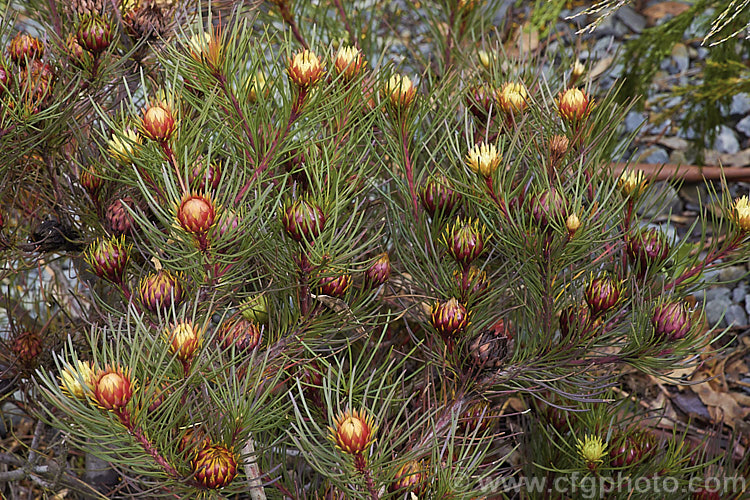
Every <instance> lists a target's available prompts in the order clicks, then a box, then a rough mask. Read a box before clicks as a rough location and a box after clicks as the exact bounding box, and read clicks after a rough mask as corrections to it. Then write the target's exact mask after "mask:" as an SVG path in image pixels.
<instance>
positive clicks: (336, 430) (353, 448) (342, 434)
mask: <svg viewBox="0 0 750 500" xmlns="http://www.w3.org/2000/svg"><path fill="white" fill-rule="evenodd" d="M328 432H329V435H330V438H331V439H332V440H333V442H334V443H336V447H337V448H339V449H340V450H341V451H343V452H344V453H348V454H350V455H359V454H362V453H364V452H365V451H366V450H367V448H368V447H369V446H370V444H372V442H373V441H374V440H375V433H376V432H377V428H376V427H375V425H374V421H373V418H372V416H371V415H368V414H367V412H365V411H364V410H362V411H359V410H353V411H351V410H346V411H343V412H340V413H339V414H338V416H337V417H336V420H335V421H334V423H333V427H328Z"/></svg>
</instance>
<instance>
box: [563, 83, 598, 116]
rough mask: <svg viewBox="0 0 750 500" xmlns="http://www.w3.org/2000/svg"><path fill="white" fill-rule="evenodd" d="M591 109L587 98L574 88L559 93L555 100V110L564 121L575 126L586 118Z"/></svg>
mask: <svg viewBox="0 0 750 500" xmlns="http://www.w3.org/2000/svg"><path fill="white" fill-rule="evenodd" d="M592 109H593V102H592V101H590V100H589V96H588V95H587V94H586V93H585V92H583V91H582V90H580V89H577V88H575V87H573V88H569V89H567V90H566V91H565V92H561V93H560V95H559V97H558V99H557V110H558V112H559V113H560V116H562V117H563V119H564V120H565V121H567V122H568V123H570V124H572V125H577V124H579V123H581V122H582V121H584V120H585V119H586V118H588V116H589V114H591V110H592Z"/></svg>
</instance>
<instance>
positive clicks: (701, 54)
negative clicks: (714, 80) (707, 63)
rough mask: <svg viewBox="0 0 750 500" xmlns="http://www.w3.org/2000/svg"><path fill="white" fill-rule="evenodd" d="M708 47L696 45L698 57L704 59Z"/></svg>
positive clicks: (706, 55)
mask: <svg viewBox="0 0 750 500" xmlns="http://www.w3.org/2000/svg"><path fill="white" fill-rule="evenodd" d="M708 52H709V51H708V49H707V48H706V47H698V58H699V59H705V58H706V57H708Z"/></svg>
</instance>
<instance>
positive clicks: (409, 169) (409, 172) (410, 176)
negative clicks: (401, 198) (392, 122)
mask: <svg viewBox="0 0 750 500" xmlns="http://www.w3.org/2000/svg"><path fill="white" fill-rule="evenodd" d="M407 133H408V131H407V130H406V124H405V123H402V125H401V146H402V148H403V151H404V170H405V171H406V181H407V182H408V184H409V195H410V196H411V201H412V208H413V209H414V217H415V218H416V217H417V216H418V215H419V201H418V198H417V190H416V188H415V186H414V167H413V166H412V163H411V155H410V154H409V143H408V140H407V139H408V135H407Z"/></svg>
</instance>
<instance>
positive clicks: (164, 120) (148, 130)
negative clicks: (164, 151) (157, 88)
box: [141, 102, 177, 143]
mask: <svg viewBox="0 0 750 500" xmlns="http://www.w3.org/2000/svg"><path fill="white" fill-rule="evenodd" d="M141 127H142V129H143V133H144V135H145V136H146V137H148V138H149V139H151V140H153V141H156V142H159V143H165V142H168V141H169V140H170V139H171V138H172V135H173V134H174V133H175V130H176V129H177V125H176V123H175V118H174V114H173V113H172V108H171V107H170V106H168V105H167V104H165V103H162V102H159V103H156V104H153V105H151V106H149V107H148V109H146V111H145V113H143V120H142V121H141Z"/></svg>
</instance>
